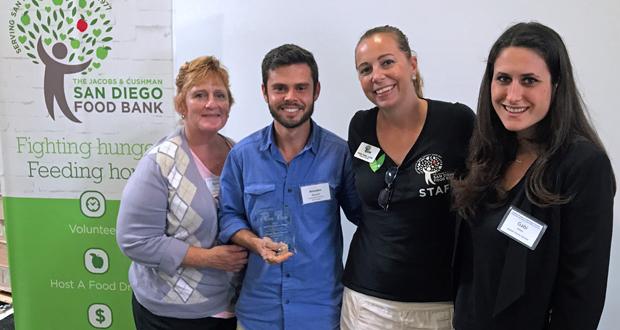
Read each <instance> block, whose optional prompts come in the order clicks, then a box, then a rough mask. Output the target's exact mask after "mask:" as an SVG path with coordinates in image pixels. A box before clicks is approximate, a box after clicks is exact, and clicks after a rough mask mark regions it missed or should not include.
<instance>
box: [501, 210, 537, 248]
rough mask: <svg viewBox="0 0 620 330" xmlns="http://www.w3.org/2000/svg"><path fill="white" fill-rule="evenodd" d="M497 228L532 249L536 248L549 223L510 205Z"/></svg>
mask: <svg viewBox="0 0 620 330" xmlns="http://www.w3.org/2000/svg"><path fill="white" fill-rule="evenodd" d="M497 230H499V231H500V232H501V233H502V234H504V235H506V236H508V237H510V238H512V239H514V240H515V241H517V242H519V243H521V244H523V245H525V246H526V247H527V248H529V249H530V250H534V249H536V246H537V245H538V242H540V239H541V238H542V236H543V234H544V233H545V230H547V225H546V224H544V223H542V222H541V221H539V220H537V219H536V218H534V217H532V216H530V215H529V214H527V213H525V212H523V211H521V210H519V209H518V208H516V207H514V206H510V207H509V208H508V211H506V214H504V218H503V219H502V221H501V222H500V223H499V226H497Z"/></svg>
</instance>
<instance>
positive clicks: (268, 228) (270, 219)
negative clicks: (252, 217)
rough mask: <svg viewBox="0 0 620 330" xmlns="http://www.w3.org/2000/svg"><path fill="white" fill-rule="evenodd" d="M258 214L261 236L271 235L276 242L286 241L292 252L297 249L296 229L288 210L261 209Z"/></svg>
mask: <svg viewBox="0 0 620 330" xmlns="http://www.w3.org/2000/svg"><path fill="white" fill-rule="evenodd" d="M257 216H258V219H257V220H258V222H257V223H258V224H259V226H260V232H259V234H260V236H261V237H269V238H271V240H272V241H274V242H276V243H280V242H282V243H285V244H286V245H287V246H288V250H289V251H290V252H294V251H295V231H294V230H293V222H292V221H291V217H290V215H289V213H288V211H287V210H273V209H267V210H260V211H259V212H258V214H257Z"/></svg>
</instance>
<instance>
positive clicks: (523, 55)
mask: <svg viewBox="0 0 620 330" xmlns="http://www.w3.org/2000/svg"><path fill="white" fill-rule="evenodd" d="M552 90H553V87H552V82H551V74H550V73H549V69H548V68H547V64H546V63H545V60H544V59H543V58H542V57H541V56H540V55H538V54H537V53H536V52H534V51H532V50H530V49H528V48H524V47H507V48H505V49H504V50H502V51H501V52H500V54H499V56H498V57H497V59H496V60H495V65H494V69H493V80H492V82H491V101H492V102H493V108H494V109H495V112H496V113H497V115H498V116H499V119H500V120H501V121H502V124H503V125H504V127H505V128H506V129H507V130H509V131H511V132H516V133H517V135H518V136H520V137H533V133H534V129H535V127H536V124H538V123H539V122H540V121H541V120H542V119H543V118H545V116H546V115H547V113H548V112H549V106H550V104H551V96H552Z"/></svg>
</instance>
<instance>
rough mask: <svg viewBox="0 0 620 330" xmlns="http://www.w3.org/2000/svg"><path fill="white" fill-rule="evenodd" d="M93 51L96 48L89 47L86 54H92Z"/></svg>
mask: <svg viewBox="0 0 620 330" xmlns="http://www.w3.org/2000/svg"><path fill="white" fill-rule="evenodd" d="M93 52H94V50H92V49H89V50H88V51H87V52H86V55H90V54H92V53H93Z"/></svg>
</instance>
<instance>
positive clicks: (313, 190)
mask: <svg viewBox="0 0 620 330" xmlns="http://www.w3.org/2000/svg"><path fill="white" fill-rule="evenodd" d="M330 199H332V195H331V193H330V191H329V184H328V183H319V184H313V185H311V186H303V187H301V201H302V203H303V204H304V205H305V204H309V203H316V202H322V201H328V200H330Z"/></svg>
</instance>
